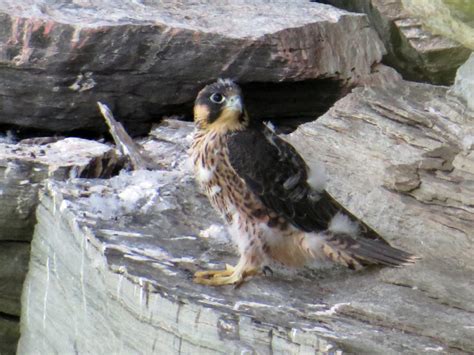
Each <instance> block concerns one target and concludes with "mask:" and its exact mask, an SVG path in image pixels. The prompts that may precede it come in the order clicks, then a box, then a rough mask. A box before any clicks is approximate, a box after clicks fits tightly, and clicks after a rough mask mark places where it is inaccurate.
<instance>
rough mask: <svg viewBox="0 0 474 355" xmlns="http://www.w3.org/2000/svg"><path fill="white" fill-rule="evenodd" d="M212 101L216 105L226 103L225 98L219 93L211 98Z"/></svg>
mask: <svg viewBox="0 0 474 355" xmlns="http://www.w3.org/2000/svg"><path fill="white" fill-rule="evenodd" d="M210 99H211V101H212V102H214V103H216V104H221V103H223V102H224V100H225V97H224V95H222V94H219V93H218V92H216V93H214V94H212V95H211V97H210Z"/></svg>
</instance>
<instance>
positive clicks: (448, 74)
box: [321, 0, 470, 85]
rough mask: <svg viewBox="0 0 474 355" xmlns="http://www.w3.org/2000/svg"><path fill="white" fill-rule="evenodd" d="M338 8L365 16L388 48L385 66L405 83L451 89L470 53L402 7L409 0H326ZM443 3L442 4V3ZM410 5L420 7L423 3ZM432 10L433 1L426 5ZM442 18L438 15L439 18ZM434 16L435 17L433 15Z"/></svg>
mask: <svg viewBox="0 0 474 355" xmlns="http://www.w3.org/2000/svg"><path fill="white" fill-rule="evenodd" d="M321 2H324V3H329V4H332V5H334V6H337V7H339V8H343V9H346V10H349V11H355V12H362V13H366V14H367V16H368V17H369V19H370V22H371V24H372V25H373V27H374V28H375V29H376V30H377V32H378V33H379V35H380V38H381V39H382V41H383V42H384V45H385V47H386V48H387V52H388V53H387V55H386V56H385V57H384V60H383V62H384V63H385V64H387V65H390V66H392V67H394V68H396V69H397V70H398V71H399V72H400V73H401V74H402V75H403V77H404V78H405V79H407V80H415V81H423V82H431V83H433V84H440V85H451V84H452V83H453V81H454V77H455V75H456V70H457V68H458V67H459V66H460V65H461V64H462V63H464V62H465V61H466V59H467V58H468V56H469V53H470V50H469V49H468V48H465V47H463V46H462V45H461V44H460V43H458V42H456V41H454V40H453V39H449V38H447V37H445V36H441V35H438V34H436V33H433V31H431V30H429V29H427V28H425V26H424V23H425V22H424V19H423V18H421V17H417V16H416V15H415V14H413V13H412V12H408V11H406V10H405V8H404V7H403V4H404V2H408V0H392V1H384V0H363V1H360V0H324V1H321ZM439 2H441V1H439ZM410 3H413V4H418V6H419V5H420V3H421V2H420V1H411V0H410ZM426 3H427V4H430V6H432V5H433V1H426ZM436 15H437V16H438V18H439V14H436ZM431 16H434V15H433V14H431Z"/></svg>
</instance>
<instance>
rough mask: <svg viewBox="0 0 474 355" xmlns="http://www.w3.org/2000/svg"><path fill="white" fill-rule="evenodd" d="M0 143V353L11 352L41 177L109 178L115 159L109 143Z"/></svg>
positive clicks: (84, 141)
mask: <svg viewBox="0 0 474 355" xmlns="http://www.w3.org/2000/svg"><path fill="white" fill-rule="evenodd" d="M33 143H34V142H32V141H30V142H29V143H28V142H26V141H24V142H23V143H18V144H14V143H0V354H11V353H14V352H15V348H16V343H17V341H18V338H19V319H18V318H19V316H20V297H21V290H22V288H23V281H24V278H25V275H26V272H27V269H28V263H29V257H30V244H29V241H30V240H31V238H32V235H33V229H34V226H35V224H36V218H35V211H36V207H37V204H38V191H39V189H40V187H41V184H42V182H43V181H44V180H46V179H48V178H54V179H57V180H65V179H67V178H69V177H71V176H74V177H78V176H84V177H87V176H89V177H100V176H104V177H107V176H110V174H111V172H112V171H113V170H114V169H116V168H117V165H118V162H119V158H118V156H117V154H116V153H115V150H114V149H112V148H111V147H109V146H107V145H105V144H101V143H97V142H93V141H87V140H84V139H78V138H67V139H62V140H59V141H57V142H51V143H48V144H33Z"/></svg>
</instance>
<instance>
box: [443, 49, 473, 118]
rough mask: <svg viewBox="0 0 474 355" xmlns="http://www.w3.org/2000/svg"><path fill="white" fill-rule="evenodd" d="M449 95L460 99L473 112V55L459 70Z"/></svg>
mask: <svg viewBox="0 0 474 355" xmlns="http://www.w3.org/2000/svg"><path fill="white" fill-rule="evenodd" d="M449 93H450V94H452V95H454V96H457V97H459V98H461V99H462V100H463V101H464V103H465V104H466V105H467V107H468V108H469V109H470V110H471V111H474V53H471V56H470V57H469V59H468V60H467V61H466V63H464V64H463V65H462V66H461V67H460V68H459V70H458V72H457V74H456V81H455V82H454V85H453V86H452V87H451V88H450V90H449Z"/></svg>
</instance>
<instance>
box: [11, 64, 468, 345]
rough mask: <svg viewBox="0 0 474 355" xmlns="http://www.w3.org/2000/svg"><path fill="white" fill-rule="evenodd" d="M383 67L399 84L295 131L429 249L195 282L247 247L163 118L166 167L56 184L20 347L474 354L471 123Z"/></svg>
mask: <svg viewBox="0 0 474 355" xmlns="http://www.w3.org/2000/svg"><path fill="white" fill-rule="evenodd" d="M378 76H379V77H378V78H374V82H377V80H381V79H383V80H381V81H382V82H385V83H387V82H390V81H391V82H392V83H393V85H387V86H379V87H378V88H371V89H369V88H366V89H362V88H360V89H356V90H355V91H354V93H353V94H350V95H349V96H348V97H346V98H345V99H343V100H342V101H340V102H338V103H337V104H336V106H335V107H334V108H333V109H332V110H331V111H330V112H328V114H327V115H325V116H324V117H322V118H321V119H319V120H318V121H316V122H314V123H310V124H307V125H304V126H301V127H300V128H299V129H298V130H297V131H296V132H295V133H293V134H292V135H291V136H290V137H289V139H291V141H292V142H294V143H295V144H298V145H299V148H300V149H302V150H304V154H305V156H306V157H307V158H308V160H309V161H310V162H312V161H313V159H314V157H317V158H318V159H320V160H322V161H323V162H324V163H325V165H326V166H327V170H328V172H329V175H330V176H331V179H330V180H329V186H328V188H329V190H330V191H331V192H332V193H333V194H335V195H336V196H337V197H338V198H339V199H340V201H342V202H343V203H344V204H345V205H347V206H348V207H349V208H350V209H351V210H352V211H353V212H354V213H356V214H357V215H358V216H360V217H362V218H363V219H364V220H365V221H367V222H368V223H369V224H371V225H373V226H374V227H375V228H376V229H378V230H379V231H380V232H381V233H382V235H384V236H385V237H386V239H387V240H389V241H390V242H391V243H392V244H394V245H396V246H398V247H401V248H403V249H406V250H408V251H411V252H414V253H416V254H418V255H419V256H421V257H422V258H423V259H422V260H420V261H419V262H417V264H416V265H413V266H410V267H404V268H398V269H377V268H374V269H369V270H365V271H362V272H357V273H356V272H352V271H349V270H345V269H340V268H331V269H325V270H319V271H314V270H309V269H308V270H302V271H300V272H298V273H297V274H289V273H287V272H284V271H277V270H275V273H274V275H273V276H269V277H258V278H255V279H253V280H251V281H250V282H248V283H245V284H244V285H242V286H241V287H240V288H237V289H234V288H233V287H221V288H210V287H205V286H199V285H195V284H193V283H192V281H191V277H192V273H193V272H194V271H196V270H197V269H200V268H209V267H217V266H222V264H223V263H225V262H227V263H231V264H232V263H235V262H236V260H237V256H236V255H235V254H234V253H233V252H232V249H230V247H229V245H228V238H227V234H226V233H225V232H224V231H223V230H222V226H221V225H220V221H219V220H218V219H217V216H216V215H215V213H214V212H213V211H212V209H211V208H210V206H209V204H208V203H207V201H206V200H205V198H204V197H203V196H202V195H201V194H199V193H198V192H197V191H196V187H195V186H194V182H193V180H192V178H191V176H190V173H189V170H188V165H187V164H186V149H187V146H188V144H189V138H190V135H189V134H190V131H191V126H190V124H188V123H182V122H177V121H175V122H166V124H165V125H164V126H160V127H159V128H158V129H157V130H156V131H154V139H152V140H148V141H146V142H144V146H145V148H146V149H147V150H149V151H150V152H154V153H155V159H159V160H160V161H162V162H163V163H164V165H163V169H162V170H157V171H155V172H146V171H138V172H135V173H133V174H121V175H120V176H117V177H114V178H112V179H110V180H89V179H74V180H72V181H68V182H54V181H49V182H48V184H47V187H46V188H45V190H44V191H43V193H42V197H41V199H40V205H39V208H38V210H37V218H38V226H37V228H36V230H35V236H34V239H33V243H32V258H31V262H30V271H29V273H28V277H27V281H26V282H25V288H24V292H23V299H22V301H23V305H24V307H23V309H22V318H21V333H22V337H21V340H20V344H19V351H20V352H21V353H31V352H38V351H39V352H42V353H52V352H59V353H70V352H78V353H90V352H94V353H152V352H155V353H199V352H201V353H202V352H205V353H241V352H244V351H245V352H247V351H248V352H253V351H255V352H257V353H261V354H270V353H300V354H304V353H309V352H314V351H321V352H328V351H331V352H332V353H339V351H346V352H348V353H384V354H395V353H408V354H420V353H428V354H429V353H439V352H441V353H443V352H444V353H463V352H472V351H474V341H473V339H474V328H473V324H472V312H473V311H474V308H473V305H472V293H471V290H472V289H473V287H474V285H473V280H472V272H473V271H474V270H473V269H474V266H473V263H472V235H471V234H470V233H471V231H472V229H473V226H474V221H473V218H472V216H473V214H472V212H473V211H472V205H473V203H472V200H473V198H474V190H473V189H472V186H473V181H474V176H473V174H472V168H469V166H470V165H472V162H473V161H472V157H471V155H472V154H471V153H470V152H471V151H470V149H472V147H471V146H468V145H467V144H466V142H468V141H470V139H471V138H472V137H473V136H474V131H473V128H474V127H473V122H474V121H473V120H472V117H465V116H462V115H461V114H460V113H461V112H462V108H463V107H462V106H460V105H459V106H458V104H457V103H456V102H453V101H452V100H446V99H445V94H446V89H445V88H440V87H434V86H430V85H423V84H413V83H408V82H404V81H401V79H399V78H397V76H396V75H394V74H393V73H392V72H391V71H390V70H389V69H386V68H380V73H379V74H378ZM388 77H390V78H391V79H392V80H388V79H387V78H388ZM460 125H463V127H464V128H465V129H464V130H460V129H459V127H460ZM469 137H471V138H469ZM303 141H304V145H303ZM367 142H370V143H371V144H367ZM471 142H472V141H471ZM471 144H472V143H471ZM218 264H219V265H218ZM38 339H41V341H38ZM104 339H107V341H104Z"/></svg>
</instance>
